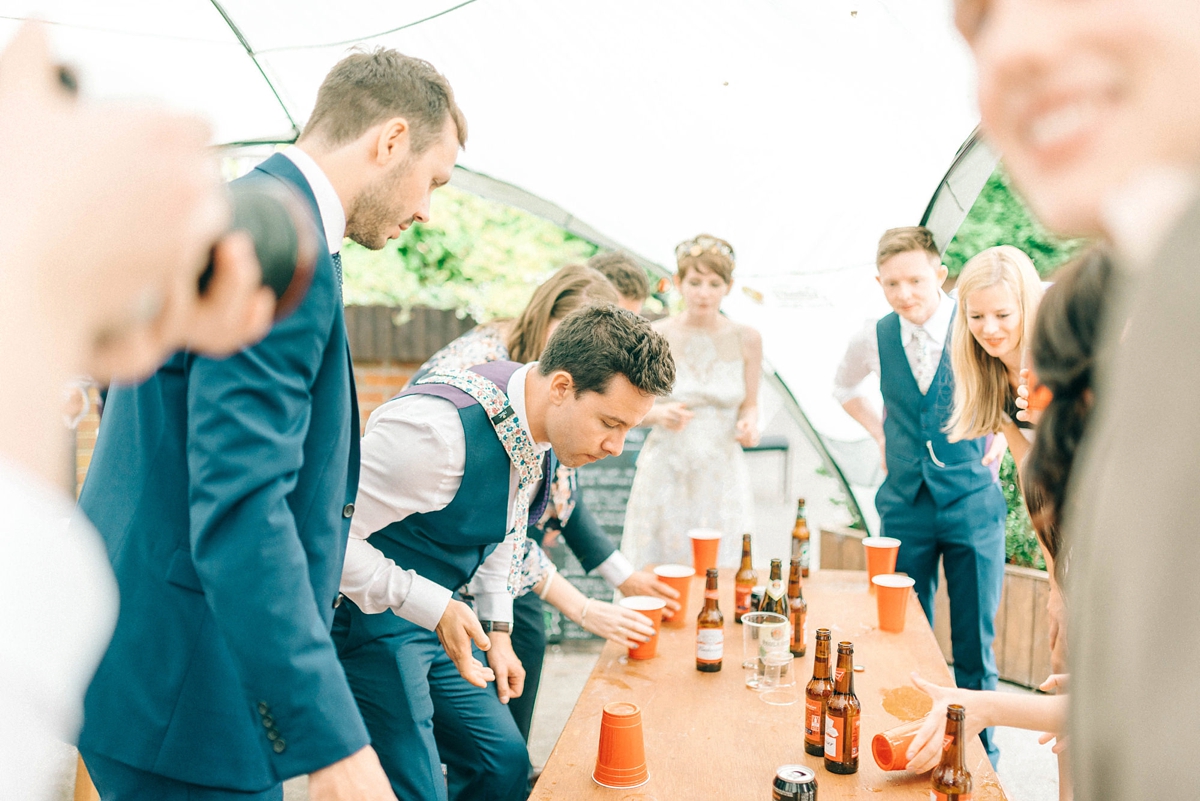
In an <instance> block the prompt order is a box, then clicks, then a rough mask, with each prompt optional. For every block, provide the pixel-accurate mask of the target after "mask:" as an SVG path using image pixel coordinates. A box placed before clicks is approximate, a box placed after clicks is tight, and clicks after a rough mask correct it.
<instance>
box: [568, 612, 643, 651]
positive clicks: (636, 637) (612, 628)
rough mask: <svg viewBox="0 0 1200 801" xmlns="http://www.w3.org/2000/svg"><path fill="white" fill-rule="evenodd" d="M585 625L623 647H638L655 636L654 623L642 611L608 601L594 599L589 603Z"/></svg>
mask: <svg viewBox="0 0 1200 801" xmlns="http://www.w3.org/2000/svg"><path fill="white" fill-rule="evenodd" d="M583 627H584V629H586V630H587V631H590V632H591V633H592V634H595V635H596V636H598V637H603V638H604V639H606V640H611V641H612V642H615V643H616V644H617V645H620V646H621V647H623V648H636V647H637V646H639V645H641V644H642V643H644V642H647V641H649V639H650V638H651V637H653V636H654V624H652V623H651V622H650V618H648V617H646V616H645V615H643V614H642V613H641V612H635V611H633V610H632V609H626V608H625V607H623V606H617V605H616V604H610V603H608V602H606V601H596V600H593V601H592V602H591V603H590V604H588V610H587V618H586V619H585V620H584V621H583Z"/></svg>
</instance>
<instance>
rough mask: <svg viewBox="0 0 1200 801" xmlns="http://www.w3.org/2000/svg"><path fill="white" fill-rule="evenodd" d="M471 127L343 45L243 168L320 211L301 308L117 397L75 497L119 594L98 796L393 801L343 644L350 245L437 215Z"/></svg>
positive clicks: (412, 82)
mask: <svg viewBox="0 0 1200 801" xmlns="http://www.w3.org/2000/svg"><path fill="white" fill-rule="evenodd" d="M465 136H466V125H465V122H464V121H463V119H462V115H461V113H460V112H459V110H458V107H457V105H456V104H455V102H454V96H453V93H452V92H451V90H450V86H449V84H448V83H447V82H446V80H445V78H443V77H442V76H441V75H439V74H438V73H437V72H436V71H435V70H434V69H433V67H431V66H430V65H429V64H427V63H426V62H424V61H418V60H417V59H413V58H408V57H406V56H403V55H401V54H400V53H397V52H396V51H394V50H378V51H374V52H371V53H356V54H354V55H351V56H349V57H347V58H345V59H343V60H342V61H341V62H339V63H338V64H337V65H336V66H335V67H334V68H333V70H332V71H331V72H330V74H329V76H328V77H327V78H326V79H325V81H324V83H323V84H322V85H321V88H320V91H319V92H318V94H317V101H316V105H315V107H314V109H313V113H312V116H311V118H310V119H309V122H308V125H307V127H306V128H305V130H304V133H303V135H302V136H301V137H300V139H299V141H298V143H297V145H296V146H295V147H292V148H289V149H287V150H285V151H284V152H282V153H279V154H276V155H274V156H272V157H271V158H269V159H267V160H266V161H265V162H263V163H262V164H260V165H259V166H258V167H257V168H255V169H254V170H253V171H252V172H251V173H250V174H249V175H247V176H246V177H245V178H242V179H240V180H242V181H251V182H259V183H264V184H270V185H274V186H283V187H285V188H286V189H288V190H290V191H293V192H295V194H296V195H297V196H298V198H300V199H301V200H302V202H303V204H304V207H305V208H306V209H307V210H308V211H309V212H310V214H311V217H312V221H313V223H314V228H315V231H316V236H317V239H318V241H319V247H318V258H317V262H316V269H315V272H314V276H313V278H312V286H311V288H310V289H309V291H308V294H307V295H306V296H305V298H304V300H303V302H302V303H301V304H300V306H299V307H298V308H297V309H296V310H295V311H294V312H293V313H292V314H291V315H290V316H289V317H287V318H286V319H284V320H282V321H280V322H279V323H278V324H277V325H276V326H275V328H274V329H273V330H272V331H271V333H270V334H269V335H268V336H267V337H266V338H265V339H264V340H263V341H262V342H260V343H259V344H257V345H255V346H253V347H251V348H249V349H247V350H245V351H243V352H241V353H239V354H236V355H234V356H231V357H229V358H228V359H223V360H214V359H209V358H205V357H203V356H201V355H199V354H196V353H191V352H185V353H179V354H177V355H175V356H174V357H172V358H171V360H170V361H168V362H167V363H166V365H165V366H164V367H162V368H161V369H160V370H159V371H158V372H157V373H156V374H155V375H154V376H153V377H151V378H150V379H149V380H147V381H146V382H145V383H143V384H141V385H139V386H121V387H115V388H114V389H113V390H112V392H111V393H110V394H109V397H108V404H107V407H106V412H105V415H104V422H103V423H102V425H101V427H100V434H99V440H98V443H97V447H96V452H95V456H94V458H93V460H92V465H91V469H90V470H89V472H88V477H87V483H86V484H85V485H84V488H83V494H82V496H81V497H80V501H79V503H80V507H81V508H82V510H83V511H84V512H85V513H86V514H87V516H88V517H89V518H90V519H91V520H92V521H93V522H94V523H95V525H96V528H97V529H98V530H99V531H100V533H101V534H102V535H103V536H104V539H105V542H106V545H107V546H108V554H109V558H110V559H111V560H112V562H113V568H114V571H115V573H116V576H117V581H118V584H119V588H120V593H121V612H120V617H119V618H118V622H117V627H116V632H115V634H114V635H113V639H112V644H111V645H110V646H109V649H108V653H107V654H106V655H105V657H104V659H103V661H102V662H101V664H100V668H99V671H98V672H97V673H96V677H95V680H94V681H93V682H92V685H91V687H90V689H89V690H88V694H87V699H86V705H85V723H84V728H83V734H82V735H81V738H80V746H79V747H80V751H81V753H82V754H83V758H84V761H85V762H86V764H87V767H88V770H89V771H90V772H91V775H92V778H93V779H94V781H95V784H96V787H97V788H98V789H99V791H100V796H101V798H102V799H104V801H126V800H127V799H129V800H130V801H134V800H136V801H142V799H146V800H147V801H149V799H153V801H174V800H175V799H180V800H181V801H182V799H197V798H204V799H213V800H214V801H215V800H216V799H225V798H236V799H239V800H240V801H252V800H258V799H261V800H262V801H278V799H282V798H283V790H282V782H283V780H285V779H287V778H289V777H292V776H297V775H302V774H309V775H310V780H309V795H310V797H311V798H312V799H314V801H318V800H320V801H328V800H329V799H339V800H340V799H372V800H375V799H385V798H390V797H392V795H393V794H392V792H391V789H390V787H389V786H388V782H387V778H386V776H385V774H384V772H383V770H382V768H381V766H380V764H379V761H378V759H377V758H376V756H375V754H374V752H373V751H372V749H371V747H370V745H369V739H368V735H367V729H366V727H365V725H364V724H363V720H362V716H361V715H360V714H359V712H358V709H357V707H356V704H355V701H354V697H353V695H352V694H351V691H350V687H349V686H348V684H347V682H346V677H345V674H344V673H343V671H342V668H341V665H340V664H339V662H338V659H337V653H336V651H335V649H334V645H333V642H332V640H331V638H330V627H331V626H332V623H333V611H334V606H333V605H334V601H335V599H336V598H337V597H338V583H339V580H340V577H341V570H342V559H343V556H344V554H345V548H346V538H347V535H348V533H349V529H350V516H351V514H352V512H353V506H352V505H351V503H352V502H353V500H354V497H355V494H356V492H357V488H358V467H359V456H358V445H359V428H358V404H357V402H356V400H355V393H354V382H353V374H352V372H351V362H350V351H349V347H348V345H347V341H346V327H345V323H344V321H343V318H342V293H341V260H340V257H339V255H338V254H339V251H340V250H341V246H342V239H343V234H344V235H346V236H349V237H350V238H351V239H353V240H354V241H356V242H358V243H360V244H362V245H364V246H365V247H368V248H373V249H379V248H382V247H383V246H384V245H385V244H386V243H387V241H388V240H390V239H395V238H396V237H398V236H399V235H400V232H401V231H402V230H404V229H406V228H408V227H409V226H410V225H411V224H413V223H414V222H425V221H427V220H428V216H429V202H430V194H431V192H432V190H433V189H434V188H436V187H438V186H441V185H442V184H444V183H446V182H448V181H449V180H450V174H451V171H452V169H453V166H454V162H455V159H456V158H457V154H458V149H459V146H460V145H461V143H462V142H463V141H464V140H465Z"/></svg>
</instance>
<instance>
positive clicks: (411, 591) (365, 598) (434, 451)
mask: <svg viewBox="0 0 1200 801" xmlns="http://www.w3.org/2000/svg"><path fill="white" fill-rule="evenodd" d="M536 365H537V362H531V363H529V364H526V365H524V366H523V367H521V368H519V369H518V370H517V371H516V372H515V373H513V376H512V378H511V379H510V380H509V384H508V399H509V403H510V404H511V405H512V408H513V411H514V412H516V414H517V417H518V418H520V420H521V426H522V427H523V428H524V429H525V433H526V434H528V435H529V438H530V440H533V434H532V433H531V432H530V430H529V421H528V418H527V416H526V406H525V378H526V376H527V375H528V374H529V371H530V370H531V369H532V368H534V367H535V366H536ZM534 447H535V448H536V450H537V452H538V453H545V452H546V451H548V450H549V449H550V444H549V443H546V442H536V441H535V442H534ZM466 461H467V443H466V435H465V433H464V432H463V427H462V420H461V419H460V418H459V416H458V410H457V409H456V408H455V406H454V404H452V403H451V402H450V401H448V400H446V399H445V398H438V397H435V396H432V395H407V396H405V397H403V398H398V399H396V400H393V401H389V402H388V403H385V404H384V405H383V406H380V407H379V408H378V409H376V410H375V411H374V413H372V414H371V418H370V419H369V420H368V421H367V431H366V433H365V434H364V435H363V439H362V470H361V473H360V476H359V481H358V497H357V498H356V499H355V503H354V518H353V519H352V521H351V523H350V542H349V544H348V546H347V548H346V561H345V564H344V566H343V568H342V583H341V591H342V594H344V595H345V596H346V597H347V598H349V599H350V600H352V601H354V603H355V604H357V605H358V607H359V608H360V609H362V610H363V611H364V612H367V613H368V614H377V613H381V612H384V611H386V610H388V609H391V610H392V611H393V612H395V613H396V614H397V615H398V616H400V617H402V618H404V619H405V620H408V621H411V622H413V623H415V624H417V625H418V626H422V627H423V628H426V629H429V630H431V631H432V630H433V629H435V628H436V627H437V624H438V621H439V620H441V617H442V614H443V613H444V612H445V611H446V606H447V605H448V604H449V603H450V598H451V595H452V594H453V593H452V591H451V590H449V589H447V588H446V587H443V586H441V585H440V584H437V583H435V582H433V581H430V580H429V579H426V578H424V577H423V576H420V575H418V574H417V573H416V571H414V570H405V569H404V568H403V566H401V565H397V564H396V563H395V562H393V561H392V560H391V559H388V558H387V557H386V556H384V555H383V553H382V552H380V551H379V550H378V549H376V548H375V547H374V546H372V545H371V544H370V543H369V542H367V541H366V538H367V537H369V536H370V535H371V534H373V533H375V532H376V531H379V530H380V529H382V528H383V527H385V526H387V525H389V524H391V523H394V522H396V521H399V520H403V519H404V518H406V517H408V516H409V515H412V514H418V513H429V512H436V511H438V510H440V509H444V508H446V507H447V506H448V505H449V504H450V502H451V501H452V500H454V496H455V494H456V493H457V492H458V488H459V486H460V485H461V483H462V478H463V472H464V470H465V468H466ZM519 485H520V475H519V474H518V472H517V470H516V468H514V467H512V466H511V465H510V466H509V486H508V514H507V518H506V519H507V520H508V525H509V527H510V528H511V527H512V526H513V525H514V524H516V525H524V524H525V521H514V520H513V512H514V506H515V501H516V497H517V488H518V486H519ZM540 487H541V482H539V484H538V486H536V487H534V488H533V497H536V494H537V492H538V491H539V490H540ZM511 554H512V546H511V545H510V544H508V543H506V542H504V543H501V544H500V545H498V546H496V549H495V550H494V551H492V553H491V554H490V555H489V556H488V558H487V559H486V560H485V561H484V563H483V564H482V565H481V566H480V567H479V570H478V571H476V573H475V576H474V577H473V578H472V580H471V583H470V585H469V589H470V592H471V594H472V595H474V596H475V611H476V613H477V614H478V615H479V617H480V618H481V619H483V620H495V621H504V622H509V623H511V622H512V619H513V613H512V596H511V595H509V593H508V589H507V583H508V570H509V563H510V561H511ZM531 558H534V559H538V560H545V557H544V555H543V554H542V552H541V549H540V548H538V547H537V546H536V545H534V546H533V548H532V555H531Z"/></svg>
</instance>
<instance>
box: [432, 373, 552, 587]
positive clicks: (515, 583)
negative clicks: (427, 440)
mask: <svg viewBox="0 0 1200 801" xmlns="http://www.w3.org/2000/svg"><path fill="white" fill-rule="evenodd" d="M417 383H418V384H446V385H448V386H451V387H454V388H455V389H460V390H462V391H463V392H465V393H467V394H468V395H470V396H471V397H472V398H474V399H475V400H476V401H477V402H478V403H479V405H480V406H482V407H483V410H484V411H485V412H487V415H488V418H489V419H490V420H491V423H492V427H493V428H494V429H496V436H497V437H498V438H499V440H500V444H501V445H503V446H504V450H505V451H507V452H508V458H509V461H511V462H512V465H513V467H514V468H516V470H517V477H518V479H519V480H518V484H517V498H516V501H515V503H514V505H513V515H512V518H511V520H512V521H515V522H511V523H510V525H509V528H508V531H507V532H506V533H505V535H504V541H505V542H507V543H511V544H512V562H511V563H510V564H509V568H508V592H509V594H510V595H512V596H513V597H514V598H516V597H517V595H519V594H520V593H521V590H522V587H523V586H525V585H526V583H527V582H526V580H525V579H526V577H525V576H524V575H522V574H523V571H524V570H525V552H526V547H525V540H526V536H525V528H526V526H527V525H528V523H529V519H530V517H529V511H530V508H529V503H530V500H531V497H530V496H532V494H533V488H534V487H535V486H537V483H538V482H539V481H541V479H542V473H543V459H542V458H541V457H540V456H538V453H537V449H536V448H534V446H533V439H532V438H531V437H530V436H529V435H528V434H527V433H525V428H524V427H523V426H522V425H521V419H520V418H519V417H517V413H516V412H515V411H513V407H512V406H511V405H509V402H508V396H507V395H505V394H504V393H503V392H501V391H500V387H498V386H496V385H495V384H494V383H492V382H491V381H489V380H488V379H486V378H484V377H483V376H481V375H479V373H473V372H471V371H469V370H443V371H438V372H434V373H430V374H429V375H427V376H425V377H424V378H422V379H421V380H420V381H418V382H417ZM540 505H541V507H542V511H544V510H545V503H544V502H543V503H542V504H540ZM539 516H540V515H539Z"/></svg>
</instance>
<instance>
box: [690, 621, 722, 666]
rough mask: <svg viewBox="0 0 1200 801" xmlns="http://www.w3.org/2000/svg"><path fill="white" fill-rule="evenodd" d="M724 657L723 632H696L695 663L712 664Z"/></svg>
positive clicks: (713, 630) (719, 630)
mask: <svg viewBox="0 0 1200 801" xmlns="http://www.w3.org/2000/svg"><path fill="white" fill-rule="evenodd" d="M724 655H725V632H724V631H723V630H722V629H697V630H696V661H698V662H706V663H708V664H713V663H715V662H720V661H721V657H723V656H724Z"/></svg>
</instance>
